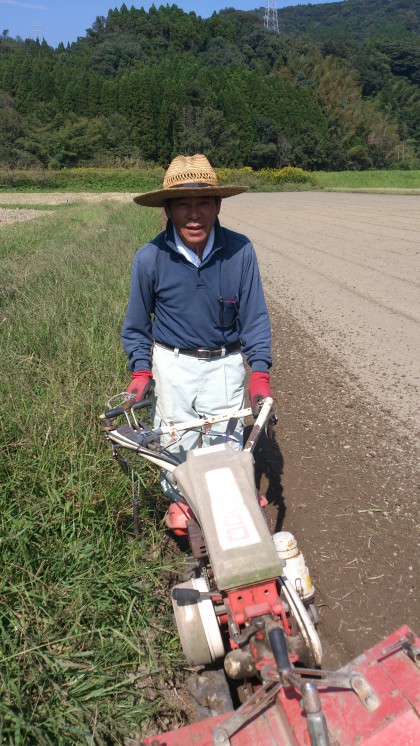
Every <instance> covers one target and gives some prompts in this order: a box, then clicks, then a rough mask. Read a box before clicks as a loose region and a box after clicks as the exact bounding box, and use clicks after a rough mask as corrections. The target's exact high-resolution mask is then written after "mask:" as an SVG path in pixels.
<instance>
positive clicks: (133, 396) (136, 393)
mask: <svg viewBox="0 0 420 746" xmlns="http://www.w3.org/2000/svg"><path fill="white" fill-rule="evenodd" d="M154 390H155V382H154V380H153V373H152V371H151V370H136V371H135V372H134V373H132V374H131V383H130V384H129V386H127V391H126V394H127V397H126V398H127V399H130V401H132V403H133V404H135V402H138V401H141V400H142V399H148V398H149V396H151V395H152V394H153V392H154Z"/></svg>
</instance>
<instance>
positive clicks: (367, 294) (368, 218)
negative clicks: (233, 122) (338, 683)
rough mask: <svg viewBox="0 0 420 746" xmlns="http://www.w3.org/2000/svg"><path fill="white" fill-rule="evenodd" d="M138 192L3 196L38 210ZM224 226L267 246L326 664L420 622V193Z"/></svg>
mask: <svg viewBox="0 0 420 746" xmlns="http://www.w3.org/2000/svg"><path fill="white" fill-rule="evenodd" d="M132 196H133V195H131V194H120V193H116V194H111V193H104V194H96V195H94V194H84V195H82V194H45V193H43V194H40V193H37V194H11V193H0V205H6V206H10V205H13V206H15V205H22V208H19V209H9V207H6V208H1V207H0V226H1V225H5V224H6V223H7V222H10V221H12V220H15V219H17V220H21V219H29V218H32V217H37V216H39V214H40V212H39V210H30V206H31V205H34V204H39V205H42V206H44V205H45V206H47V205H49V204H51V205H53V204H59V203H63V202H73V201H79V200H81V199H89V200H90V201H94V200H99V199H112V198H116V199H123V200H128V201H130V199H131V198H132ZM221 220H222V223H223V224H225V225H226V226H227V227H230V228H233V229H234V230H238V231H240V232H241V233H245V234H247V235H248V236H249V237H250V238H251V240H252V241H253V242H254V245H255V247H256V250H257V254H258V258H259V263H260V269H261V274H262V278H263V283H264V288H265V292H266V297H267V302H268V305H269V308H270V313H271V319H272V327H273V369H272V383H273V388H274V393H275V399H276V411H277V414H278V416H279V423H278V426H277V428H276V430H277V435H276V441H275V442H274V443H266V444H264V447H263V449H262V450H263V451H264V453H261V454H257V466H259V465H260V464H263V462H264V461H266V460H268V461H269V462H270V468H269V469H268V470H267V469H266V468H265V467H264V468H263V467H262V466H261V483H262V486H263V488H264V489H263V491H266V493H267V497H268V498H269V502H270V506H269V511H270V521H271V526H272V529H273V530H279V529H280V528H283V529H284V530H290V531H292V532H293V533H294V534H295V535H296V537H297V539H298V542H299V545H300V547H301V549H302V551H303V553H304V555H305V558H306V561H307V564H308V566H309V568H310V570H311V574H312V577H313V580H314V582H315V585H316V588H317V597H316V601H317V606H318V611H319V614H320V619H321V624H320V634H321V638H322V643H323V647H324V652H325V659H324V665H325V667H326V668H328V667H338V666H339V665H342V664H344V663H345V662H347V661H348V660H350V659H351V658H353V657H354V656H356V655H358V654H359V653H360V652H362V651H363V650H364V649H365V648H367V647H369V646H371V645H372V644H373V643H375V642H377V641H378V640H379V639H381V638H382V637H383V636H384V635H386V634H388V633H390V632H392V631H393V630H395V629H397V628H398V627H400V626H401V625H402V624H403V623H407V624H409V625H411V627H412V628H413V629H415V630H416V631H417V632H418V631H419V617H420V592H419V586H418V578H419V562H418V560H419V541H418V539H419V526H420V516H419V494H418V470H417V469H418V460H417V459H418V445H419V437H418V434H419V425H420V413H419V371H420V344H419V343H420V335H419V317H420V307H419V299H420V294H419V284H420V277H419V274H420V272H419V257H420V197H419V196H403V195H384V194H381V195H379V194H347V193H316V192H301V193H277V194H273V193H271V194H245V195H241V196H239V197H236V198H235V199H227V200H225V201H224V203H223V205H222V211H221Z"/></svg>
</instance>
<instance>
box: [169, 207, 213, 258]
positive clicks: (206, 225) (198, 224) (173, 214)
mask: <svg viewBox="0 0 420 746" xmlns="http://www.w3.org/2000/svg"><path fill="white" fill-rule="evenodd" d="M220 202H221V199H220V197H180V198H179V199H171V200H169V202H168V204H167V206H166V207H165V212H166V217H168V218H171V219H172V222H173V224H174V226H175V228H176V230H177V233H178V235H179V237H180V238H181V239H182V241H183V243H184V244H185V246H187V248H189V249H191V251H194V252H195V253H197V252H200V251H202V250H203V249H204V247H205V245H206V243H207V239H208V237H209V235H210V231H211V229H212V228H213V225H214V221H215V220H216V217H217V215H218V214H219V211H220Z"/></svg>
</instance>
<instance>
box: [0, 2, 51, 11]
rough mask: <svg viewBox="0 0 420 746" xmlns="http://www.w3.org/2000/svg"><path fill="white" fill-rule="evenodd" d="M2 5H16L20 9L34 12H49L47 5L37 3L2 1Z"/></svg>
mask: <svg viewBox="0 0 420 746" xmlns="http://www.w3.org/2000/svg"><path fill="white" fill-rule="evenodd" d="M0 5H16V6H17V7H19V8H32V9H33V10H48V8H47V6H46V5H37V4H36V3H22V2H21V1H20V0H0Z"/></svg>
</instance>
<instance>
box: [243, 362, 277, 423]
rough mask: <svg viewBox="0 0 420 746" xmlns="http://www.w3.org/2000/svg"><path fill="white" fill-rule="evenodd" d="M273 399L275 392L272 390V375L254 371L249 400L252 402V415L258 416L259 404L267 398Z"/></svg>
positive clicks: (250, 383) (250, 382)
mask: <svg viewBox="0 0 420 746" xmlns="http://www.w3.org/2000/svg"><path fill="white" fill-rule="evenodd" d="M268 396H269V397H270V398H272V397H273V392H272V391H271V388H270V374H269V373H260V372H258V371H254V372H252V373H251V378H250V381H249V398H250V400H251V407H252V414H253V415H254V417H257V416H258V412H259V404H260V402H261V401H262V400H263V399H266V398H267V397H268Z"/></svg>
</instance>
